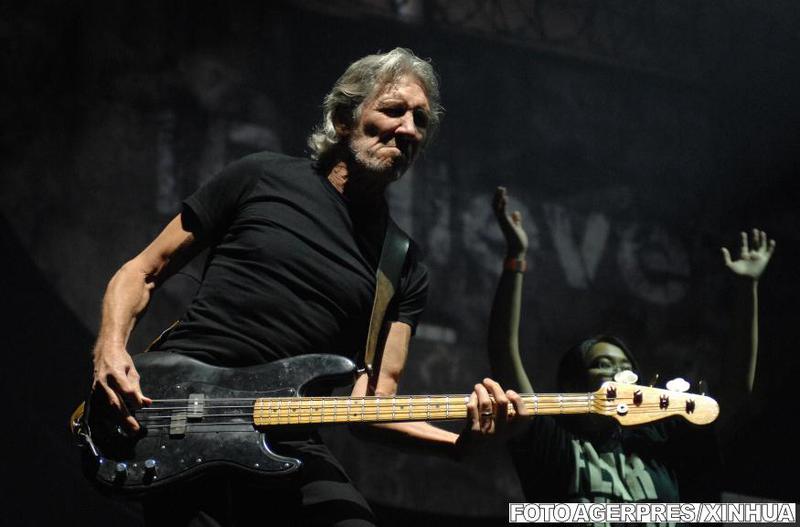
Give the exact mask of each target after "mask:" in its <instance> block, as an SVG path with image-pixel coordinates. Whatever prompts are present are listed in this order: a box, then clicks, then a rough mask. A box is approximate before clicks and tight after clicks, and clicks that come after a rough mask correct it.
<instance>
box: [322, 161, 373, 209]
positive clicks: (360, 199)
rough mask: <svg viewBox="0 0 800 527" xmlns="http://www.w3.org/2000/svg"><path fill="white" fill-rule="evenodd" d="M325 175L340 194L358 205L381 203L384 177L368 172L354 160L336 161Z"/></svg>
mask: <svg viewBox="0 0 800 527" xmlns="http://www.w3.org/2000/svg"><path fill="white" fill-rule="evenodd" d="M327 177H328V181H330V183H331V185H333V187H334V188H335V189H336V190H337V191H339V193H340V194H342V195H343V196H345V197H346V198H347V199H348V200H349V201H351V202H353V203H356V204H358V205H360V206H369V205H378V204H380V203H382V201H383V197H384V194H385V192H386V187H388V182H387V179H386V178H385V177H381V176H380V175H377V174H371V173H369V172H368V171H366V170H364V169H363V168H362V167H360V166H358V165H357V164H356V163H355V161H354V160H340V161H337V162H336V163H335V164H334V165H333V166H332V167H331V169H330V170H329V171H328V176H327Z"/></svg>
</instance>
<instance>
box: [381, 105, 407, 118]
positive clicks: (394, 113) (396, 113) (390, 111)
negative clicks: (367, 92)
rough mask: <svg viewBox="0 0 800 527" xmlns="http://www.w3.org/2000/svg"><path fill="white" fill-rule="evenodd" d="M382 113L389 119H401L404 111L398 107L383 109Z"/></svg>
mask: <svg viewBox="0 0 800 527" xmlns="http://www.w3.org/2000/svg"><path fill="white" fill-rule="evenodd" d="M383 113H385V114H386V115H388V116H389V117H401V116H402V115H403V114H404V113H406V110H405V108H402V107H400V106H389V107H387V108H384V109H383Z"/></svg>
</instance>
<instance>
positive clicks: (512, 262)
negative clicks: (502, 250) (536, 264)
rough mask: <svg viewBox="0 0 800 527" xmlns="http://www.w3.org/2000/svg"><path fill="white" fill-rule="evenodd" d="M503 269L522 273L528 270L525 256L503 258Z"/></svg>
mask: <svg viewBox="0 0 800 527" xmlns="http://www.w3.org/2000/svg"><path fill="white" fill-rule="evenodd" d="M503 269H504V270H506V271H513V272H515V273H524V272H525V271H527V270H528V262H527V260H525V258H506V259H505V260H503Z"/></svg>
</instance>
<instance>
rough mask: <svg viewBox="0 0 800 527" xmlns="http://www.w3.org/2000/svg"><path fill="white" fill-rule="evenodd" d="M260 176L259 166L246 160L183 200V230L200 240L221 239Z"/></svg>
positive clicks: (225, 169) (229, 166)
mask: <svg viewBox="0 0 800 527" xmlns="http://www.w3.org/2000/svg"><path fill="white" fill-rule="evenodd" d="M260 175H261V167H260V165H259V164H258V163H257V162H256V161H254V160H252V159H249V158H247V157H245V158H243V159H240V160H239V161H236V162H234V163H231V164H230V165H228V166H227V167H225V168H224V169H223V170H222V172H220V173H219V174H217V175H216V176H214V178H213V179H211V180H210V181H209V182H208V183H206V184H205V185H203V186H202V187H200V188H199V189H197V191H195V192H194V194H192V195H190V196H189V197H188V198H186V199H185V200H184V202H183V204H182V209H181V222H182V224H183V228H184V229H185V230H187V231H189V232H191V233H193V234H194V235H195V236H196V237H198V238H201V239H206V240H217V239H219V238H221V237H222V235H223V234H224V233H225V231H226V230H227V228H228V227H229V226H230V224H231V222H232V221H233V219H234V218H235V217H236V213H237V211H238V210H239V208H240V207H241V205H242V203H243V202H244V201H245V199H246V198H247V196H248V195H249V193H250V191H251V190H252V188H253V186H254V185H255V183H256V182H257V181H258V178H259V176H260Z"/></svg>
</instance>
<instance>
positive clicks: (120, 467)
mask: <svg viewBox="0 0 800 527" xmlns="http://www.w3.org/2000/svg"><path fill="white" fill-rule="evenodd" d="M127 476H128V464H127V463H123V462H119V463H117V464H116V465H115V466H114V480H115V481H122V480H124V479H125V478H126V477H127Z"/></svg>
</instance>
